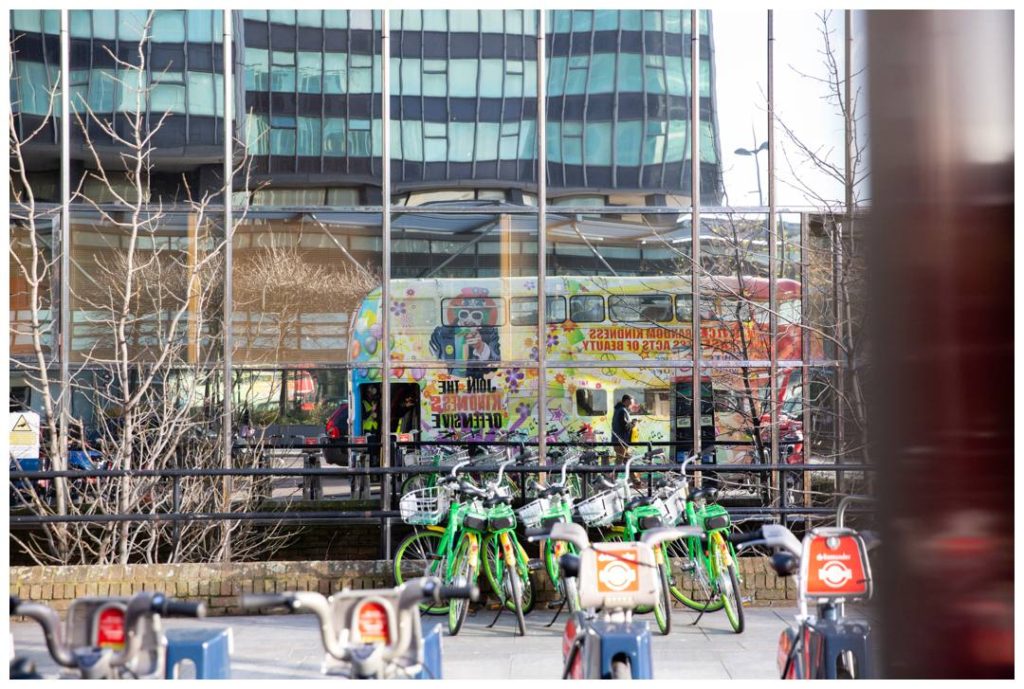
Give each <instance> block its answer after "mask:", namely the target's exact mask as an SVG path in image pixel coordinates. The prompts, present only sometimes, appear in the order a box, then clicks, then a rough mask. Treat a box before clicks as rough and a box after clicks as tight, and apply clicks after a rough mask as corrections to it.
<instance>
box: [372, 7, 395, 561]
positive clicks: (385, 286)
mask: <svg viewBox="0 0 1024 689" xmlns="http://www.w3.org/2000/svg"><path fill="white" fill-rule="evenodd" d="M370 11H371V12H373V10H370ZM380 12H381V18H380V58H381V60H380V62H381V64H380V91H381V94H380V103H381V123H380V126H381V132H380V134H381V136H380V141H381V150H380V155H381V207H382V208H383V213H382V216H381V232H382V233H383V237H382V238H381V239H382V242H381V246H382V251H383V253H384V255H383V256H382V273H383V276H382V277H381V286H380V320H381V340H382V344H383V345H384V355H383V357H384V361H383V363H384V367H383V369H382V371H381V390H380V403H381V407H383V409H381V415H380V417H381V429H380V439H381V448H380V465H381V466H382V467H384V468H387V467H390V466H391V316H390V309H389V308H388V307H389V305H390V303H391V300H390V297H391V285H390V283H391V16H390V10H380ZM371 26H372V24H371ZM371 113H372V109H371ZM370 133H371V139H372V138H373V136H372V134H373V118H372V117H371V119H370ZM370 153H371V155H372V153H373V152H372V151H371V152H370ZM380 507H381V509H382V510H389V509H391V476H390V475H388V474H382V475H381V479H380ZM381 551H382V552H381V556H382V557H383V558H384V559H388V558H390V557H391V519H385V520H384V524H383V529H382V533H381Z"/></svg>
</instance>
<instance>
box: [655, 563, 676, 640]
mask: <svg viewBox="0 0 1024 689" xmlns="http://www.w3.org/2000/svg"><path fill="white" fill-rule="evenodd" d="M658 572H659V574H660V575H661V577H660V579H661V585H660V586H659V587H658V602H657V603H656V604H655V606H654V621H655V622H657V623H658V631H659V632H661V634H662V636H668V633H669V632H671V631H672V595H671V594H670V593H669V587H668V563H664V564H662V565H661V566H660V567H658Z"/></svg>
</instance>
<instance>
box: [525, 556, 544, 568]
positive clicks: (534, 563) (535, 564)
mask: <svg viewBox="0 0 1024 689" xmlns="http://www.w3.org/2000/svg"><path fill="white" fill-rule="evenodd" d="M543 567H544V562H543V561H542V560H541V559H540V558H536V557H535V558H533V559H532V560H529V561H528V562H527V563H526V568H527V569H529V570H530V571H531V572H536V571H537V570H538V569H542V568H543Z"/></svg>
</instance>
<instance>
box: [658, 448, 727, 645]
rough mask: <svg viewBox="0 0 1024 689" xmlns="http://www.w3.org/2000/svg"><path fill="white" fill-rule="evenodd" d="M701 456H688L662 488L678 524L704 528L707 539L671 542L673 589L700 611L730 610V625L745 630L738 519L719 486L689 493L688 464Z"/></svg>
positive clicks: (668, 510) (677, 595)
mask: <svg viewBox="0 0 1024 689" xmlns="http://www.w3.org/2000/svg"><path fill="white" fill-rule="evenodd" d="M698 459H699V458H698V457H691V458H689V459H687V460H686V461H685V462H684V463H683V465H682V467H681V468H680V474H681V477H680V478H678V479H675V481H673V482H670V483H666V485H664V486H662V487H661V488H660V489H659V499H661V500H662V504H663V505H665V509H666V511H667V512H669V513H670V514H671V515H672V517H673V518H674V521H675V522H676V523H683V524H686V525H689V526H699V527H701V528H702V529H704V537H703V538H695V537H690V538H686V539H679V540H676V541H672V542H670V543H668V544H667V552H668V557H669V562H670V564H671V576H670V578H669V582H670V586H669V591H670V592H671V593H672V596H673V597H674V598H675V599H676V600H678V601H679V602H680V603H682V604H683V605H685V606H687V607H688V608H691V609H693V610H697V611H698V612H715V611H717V610H723V609H724V610H725V615H726V617H727V618H728V619H729V624H730V626H731V627H732V629H733V631H735V632H736V633H737V634H739V633H741V632H742V631H743V597H742V589H741V588H740V585H741V583H742V579H741V578H740V576H739V568H738V566H737V560H736V551H735V550H734V548H733V545H732V543H730V542H729V541H728V539H727V538H726V535H727V534H728V532H729V530H730V529H731V527H732V520H731V518H730V517H729V513H728V512H727V511H726V509H725V508H724V507H722V506H721V505H717V504H714V500H715V498H716V497H717V495H718V490H717V489H715V488H710V487H709V488H701V489H698V490H695V491H693V492H689V493H688V492H687V491H688V490H689V487H688V483H687V480H686V466H687V465H688V464H690V463H692V462H695V461H697V460H698ZM708 503H711V504H708ZM685 574H689V575H690V580H691V582H692V584H693V587H694V592H693V593H690V592H689V590H688V589H687V587H686V586H685V585H684V575H685Z"/></svg>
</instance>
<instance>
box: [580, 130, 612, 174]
mask: <svg viewBox="0 0 1024 689" xmlns="http://www.w3.org/2000/svg"><path fill="white" fill-rule="evenodd" d="M586 163H587V165H611V164H612V124H611V122H587V158H586Z"/></svg>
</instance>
